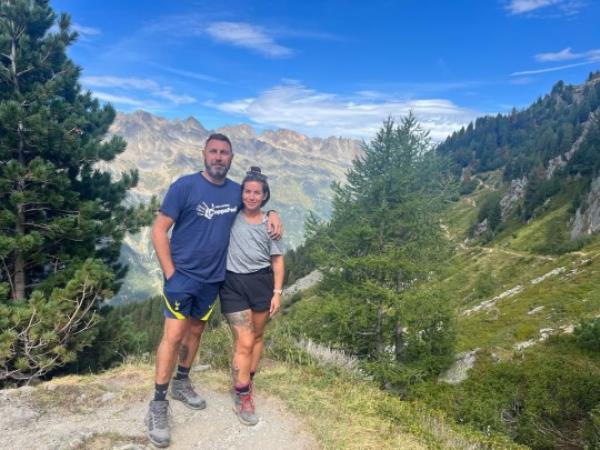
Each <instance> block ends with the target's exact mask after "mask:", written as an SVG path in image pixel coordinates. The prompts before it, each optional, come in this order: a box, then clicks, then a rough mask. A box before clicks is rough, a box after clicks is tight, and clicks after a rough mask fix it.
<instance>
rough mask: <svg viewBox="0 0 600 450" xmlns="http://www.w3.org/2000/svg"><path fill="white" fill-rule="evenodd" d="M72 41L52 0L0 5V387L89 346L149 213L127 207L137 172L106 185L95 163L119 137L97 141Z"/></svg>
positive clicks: (106, 157)
mask: <svg viewBox="0 0 600 450" xmlns="http://www.w3.org/2000/svg"><path fill="white" fill-rule="evenodd" d="M55 25H56V31H54V29H53V28H52V27H53V26H55ZM76 38H77V33H75V32H72V31H70V18H69V16H68V15H66V14H62V15H60V17H57V15H56V14H55V13H54V12H53V11H52V9H51V8H50V6H49V2H48V1H45V0H3V1H2V2H1V3H0V263H1V266H0V382H2V380H7V379H13V380H29V379H31V378H32V377H38V376H40V375H43V374H45V373H47V372H48V371H50V370H52V369H53V368H55V367H57V366H60V365H63V364H65V363H66V362H69V361H72V360H73V359H74V358H75V355H76V353H77V351H80V350H81V349H82V348H83V347H85V346H86V345H89V344H90V343H91V341H92V340H93V338H94V330H93V329H94V325H95V324H96V323H97V321H98V319H97V317H96V314H95V311H96V309H97V305H98V304H99V302H100V301H101V300H102V299H104V298H106V297H107V296H110V295H111V289H114V288H115V287H117V285H116V284H115V283H116V282H117V281H118V279H119V277H122V275H123V274H124V269H123V267H121V266H120V265H119V264H118V256H119V251H120V246H121V242H122V239H123V237H124V234H125V233H126V232H129V231H135V230H137V229H138V228H139V227H140V226H141V225H143V224H145V223H147V222H148V221H149V218H150V217H149V209H148V208H144V207H126V206H124V200H125V197H126V195H127V191H128V189H130V188H131V187H133V186H135V184H136V182H137V179H138V177H137V173H136V172H130V173H125V174H122V176H121V177H120V179H119V180H118V181H114V180H113V179H112V178H111V176H110V175H109V174H108V173H104V172H102V171H100V170H99V169H98V168H97V163H98V162H101V161H110V160H112V159H114V158H115V156H116V155H118V154H119V153H121V152H122V151H123V150H124V149H125V142H124V141H123V140H122V139H121V138H119V137H113V138H111V139H109V140H104V139H103V138H104V136H105V135H106V132H107V130H108V127H109V126H110V124H111V123H112V121H113V119H114V117H115V111H114V109H113V108H112V107H111V106H109V105H108V106H102V105H100V104H99V102H98V101H97V100H96V99H94V98H92V96H91V94H90V93H89V92H82V90H81V87H80V85H79V84H78V77H79V74H80V69H79V68H78V67H77V66H76V65H75V64H74V63H73V62H72V61H71V60H70V59H69V58H68V57H67V55H66V48H67V47H68V46H69V45H71V44H73V42H74V41H75V40H76Z"/></svg>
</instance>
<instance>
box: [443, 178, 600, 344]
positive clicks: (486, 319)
mask: <svg viewBox="0 0 600 450" xmlns="http://www.w3.org/2000/svg"><path fill="white" fill-rule="evenodd" d="M486 191H487V189H486V188H485V187H483V188H481V189H479V190H478V191H476V192H475V193H473V194H472V195H470V196H467V197H463V198H462V199H461V200H460V201H459V202H457V203H456V204H455V205H454V206H453V207H452V208H451V209H450V211H449V215H448V222H447V223H448V231H449V235H450V236H451V237H452V238H454V240H455V241H457V242H459V244H458V248H457V253H456V255H455V256H454V258H453V259H452V261H451V264H449V265H448V266H447V267H446V269H445V271H444V273H443V274H442V276H441V281H439V282H438V283H437V284H438V287H439V288H440V289H441V290H443V291H445V292H447V293H448V294H449V297H450V298H452V299H453V301H454V304H455V307H456V310H457V316H458V325H459V326H458V329H459V343H458V350H459V351H463V350H470V349H474V348H478V347H479V348H488V349H494V350H497V351H498V352H499V353H506V352H509V353H510V352H512V350H513V346H514V345H515V344H516V343H519V342H523V341H527V340H530V339H532V340H537V339H538V338H539V337H540V330H541V329H543V328H552V329H554V330H557V329H558V328H559V327H561V326H569V325H573V324H576V323H577V322H579V320H581V319H582V318H591V317H595V316H597V315H599V314H600V284H598V283H597V280H598V274H599V273H600V236H596V237H595V238H594V239H593V240H591V242H589V243H588V244H587V245H586V246H585V247H584V248H583V249H582V250H581V251H578V252H572V253H567V254H565V255H561V256H551V255H542V254H538V253H535V249H536V248H539V246H540V245H542V244H543V243H544V240H545V230H546V228H547V227H548V226H549V224H550V223H551V222H553V221H556V220H563V218H564V217H565V216H566V215H567V207H568V205H567V202H568V198H566V197H559V198H557V199H555V200H554V202H555V204H554V205H553V204H550V205H549V206H548V210H547V211H546V212H545V213H543V214H542V215H540V216H539V217H536V218H535V219H534V220H532V221H530V223H528V224H525V225H522V224H520V223H518V222H517V221H512V222H510V223H509V224H507V226H506V228H505V230H503V231H502V232H501V233H500V234H499V235H498V236H497V237H496V238H495V239H494V240H493V241H492V242H490V243H488V244H486V245H485V246H479V245H472V246H468V247H467V246H464V245H463V244H461V243H460V241H462V239H464V236H465V230H466V229H467V228H468V226H469V225H470V224H471V223H473V221H474V220H475V219H476V214H477V207H476V205H477V204H478V203H479V201H480V200H481V198H483V197H484V196H485V194H486ZM559 268H560V270H563V272H562V273H559V274H557V275H554V276H548V277H547V278H545V279H544V280H543V281H541V282H539V283H537V284H532V283H531V281H532V280H534V279H536V278H538V277H541V276H543V275H545V274H548V273H549V272H551V271H552V270H555V269H559ZM517 286H521V287H522V291H521V292H519V293H518V294H516V295H513V296H510V297H506V298H504V299H502V300H500V301H498V302H497V303H495V304H494V305H493V306H492V307H490V308H488V309H483V310H481V311H478V312H475V313H473V314H470V315H464V314H463V312H464V311H465V310H467V309H469V308H473V307H474V306H476V305H478V304H480V303H481V302H483V301H485V300H490V299H492V298H494V297H495V296H497V295H499V294H501V293H503V292H505V291H508V290H510V289H513V288H515V287H517ZM540 307H541V309H539V310H538V312H535V313H532V314H528V313H530V312H531V311H533V310H534V309H535V308H540Z"/></svg>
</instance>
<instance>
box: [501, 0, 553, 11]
mask: <svg viewBox="0 0 600 450" xmlns="http://www.w3.org/2000/svg"><path fill="white" fill-rule="evenodd" d="M560 2H561V0H511V1H510V2H509V3H508V5H506V9H508V11H509V12H510V13H511V14H523V13H527V12H530V11H534V10H536V9H540V8H544V7H546V6H550V5H556V4H557V3H560Z"/></svg>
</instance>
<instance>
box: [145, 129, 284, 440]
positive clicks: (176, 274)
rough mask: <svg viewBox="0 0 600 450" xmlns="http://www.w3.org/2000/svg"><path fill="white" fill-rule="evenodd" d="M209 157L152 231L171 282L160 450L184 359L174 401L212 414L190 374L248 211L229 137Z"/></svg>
mask: <svg viewBox="0 0 600 450" xmlns="http://www.w3.org/2000/svg"><path fill="white" fill-rule="evenodd" d="M202 154H203V156H204V167H205V170H204V171H202V172H199V173H195V174H192V175H186V176H183V177H181V178H179V179H178V180H177V181H175V182H174V183H173V184H172V185H171V186H170V187H169V190H168V192H167V194H166V195H165V198H164V200H163V203H162V205H161V207H160V212H159V214H158V216H157V217H156V220H155V222H154V225H153V227H152V243H153V245H154V249H155V251H156V256H157V257H158V260H159V262H160V265H161V267H162V270H163V274H164V278H165V285H164V295H163V297H164V302H165V324H164V331H163V337H162V340H161V342H160V345H159V346H158V350H157V353H156V376H155V392H154V400H152V401H151V402H150V406H149V409H148V414H147V415H146V424H147V425H148V437H149V439H150V441H151V442H152V443H153V444H154V445H156V446H158V447H166V446H168V445H169V443H170V430H169V424H168V409H169V402H168V401H167V400H166V394H167V391H168V387H169V379H170V377H171V374H172V373H173V369H174V368H175V363H176V360H177V355H179V365H178V367H177V372H176V375H175V378H174V379H173V381H172V384H171V396H172V397H173V398H174V399H175V400H180V401H181V402H183V404H184V405H186V406H187V407H189V408H192V409H203V408H205V407H206V402H205V400H204V399H203V398H202V397H200V396H199V395H198V394H197V393H196V392H195V391H194V388H193V386H192V384H191V382H190V379H189V371H190V367H191V365H192V362H193V361H194V358H195V356H196V352H197V350H198V345H199V343H200V337H201V336H202V332H203V331H204V328H205V326H206V321H207V320H208V318H209V317H210V314H211V312H212V309H213V306H214V303H215V299H216V296H217V293H218V290H219V286H220V284H221V282H222V281H223V280H224V278H225V264H226V259H227V246H228V244H229V233H230V230H231V226H232V224H233V222H234V219H235V216H236V214H237V212H238V210H239V207H240V205H241V188H240V185H239V184H238V183H235V182H234V181H232V180H230V179H228V178H227V172H228V171H229V168H230V166H231V162H232V160H233V150H232V147H231V141H230V140H229V138H227V136H225V135H223V134H219V133H217V134H212V135H210V136H209V137H208V139H207V141H206V144H205V147H204V150H203V151H202ZM271 216H272V217H271V218H270V219H269V229H270V230H271V231H272V232H273V235H275V236H276V237H279V236H280V234H281V223H280V221H279V218H278V217H277V215H276V214H272V215H271ZM171 227H173V231H172V233H171V239H170V240H169V237H168V231H169V230H170V229H171Z"/></svg>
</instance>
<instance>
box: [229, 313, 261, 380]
mask: <svg viewBox="0 0 600 450" xmlns="http://www.w3.org/2000/svg"><path fill="white" fill-rule="evenodd" d="M225 317H226V318H227V322H229V327H230V328H231V331H232V333H233V338H234V344H233V357H232V360H231V377H232V379H233V384H234V386H244V385H247V384H249V383H250V367H251V365H252V349H253V344H254V342H255V334H254V322H253V321H252V311H250V310H249V309H246V310H244V311H239V312H234V313H227V314H225Z"/></svg>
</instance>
